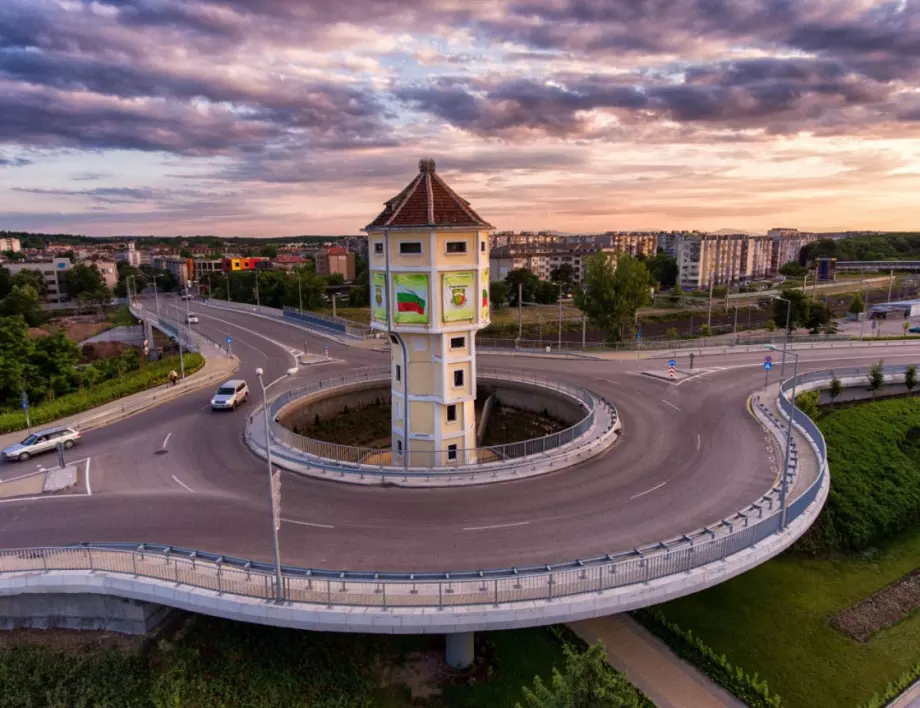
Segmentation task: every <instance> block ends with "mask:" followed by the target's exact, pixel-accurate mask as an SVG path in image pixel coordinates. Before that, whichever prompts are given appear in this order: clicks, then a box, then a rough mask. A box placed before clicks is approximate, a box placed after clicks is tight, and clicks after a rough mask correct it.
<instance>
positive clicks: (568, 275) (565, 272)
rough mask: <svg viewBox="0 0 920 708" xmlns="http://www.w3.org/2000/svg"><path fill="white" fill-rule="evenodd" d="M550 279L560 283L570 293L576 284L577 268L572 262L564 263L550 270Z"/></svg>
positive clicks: (564, 290)
mask: <svg viewBox="0 0 920 708" xmlns="http://www.w3.org/2000/svg"><path fill="white" fill-rule="evenodd" d="M549 279H550V280H552V281H553V282H554V283H559V284H560V285H561V286H562V290H563V292H566V293H568V292H569V290H571V288H572V285H574V284H575V269H574V268H573V267H572V264H571V263H563V264H562V265H561V266H559V267H558V268H553V269H552V270H551V271H550V272H549Z"/></svg>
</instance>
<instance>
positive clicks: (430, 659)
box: [378, 651, 447, 701]
mask: <svg viewBox="0 0 920 708" xmlns="http://www.w3.org/2000/svg"><path fill="white" fill-rule="evenodd" d="M446 671H447V666H446V664H445V663H444V659H443V657H442V652H439V651H425V652H413V653H412V654H408V655H407V656H406V659H405V661H404V662H403V663H401V664H399V665H396V664H385V665H382V666H380V667H379V668H378V674H379V676H380V686H381V688H387V687H388V686H405V687H406V688H408V689H409V693H410V694H411V696H412V700H413V701H414V700H416V699H420V700H427V699H429V698H431V697H432V696H439V695H441V684H442V683H443V682H444V675H445V672H446Z"/></svg>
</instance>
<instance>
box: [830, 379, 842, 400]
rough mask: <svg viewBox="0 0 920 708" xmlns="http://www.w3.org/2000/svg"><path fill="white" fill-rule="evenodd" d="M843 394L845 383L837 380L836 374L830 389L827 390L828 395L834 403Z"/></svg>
mask: <svg viewBox="0 0 920 708" xmlns="http://www.w3.org/2000/svg"><path fill="white" fill-rule="evenodd" d="M841 393H843V383H842V382H841V381H840V379H838V378H837V375H836V374H834V376H833V378H832V379H831V385H830V388H828V389H827V395H828V396H830V397H831V401H833V400H834V399H835V398H837V396H839V395H840V394H841Z"/></svg>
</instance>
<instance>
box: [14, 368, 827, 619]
mask: <svg viewBox="0 0 920 708" xmlns="http://www.w3.org/2000/svg"><path fill="white" fill-rule="evenodd" d="M818 376H823V378H825V379H826V378H828V377H829V373H828V372H820V373H819V374H814V373H812V374H803V375H801V376H800V377H799V381H800V382H804V380H816V378H817V377H818ZM790 389H791V381H787V382H785V383H784V384H783V386H782V390H783V391H784V392H785V391H788V390H790ZM780 402H781V405H782V406H783V409H784V410H786V411H787V412H789V411H791V412H793V413H794V415H795V423H796V424H798V425H800V426H801V427H802V429H804V430H805V432H806V434H807V435H809V436H810V437H812V439H813V441H814V442H815V445H816V447H817V450H818V451H819V460H818V464H819V470H818V475H817V477H816V479H815V480H814V482H813V483H812V484H811V485H810V486H809V488H808V489H807V490H806V491H805V492H804V494H802V495H801V496H799V497H798V498H796V499H795V500H794V501H793V502H792V503H791V504H790V505H789V507H788V510H787V518H788V520H790V521H791V520H793V519H795V518H797V517H798V516H800V515H801V514H802V513H804V512H805V510H806V509H807V508H808V506H809V505H810V504H811V503H812V502H813V501H814V500H815V498H816V497H817V496H818V493H819V490H820V488H821V486H822V484H824V482H825V479H826V476H827V474H828V470H827V459H826V445H825V443H824V438H823V436H822V435H821V432H820V431H819V430H818V428H817V426H815V425H814V423H813V422H812V421H810V420H809V419H808V418H807V417H805V416H804V414H803V413H801V411H798V410H797V409H794V406H793V405H792V404H791V403H790V402H789V401H788V400H787V399H786V396H785V395H783V396H780ZM777 498H778V487H775V488H774V489H772V490H770V492H769V493H768V494H767V495H765V496H764V497H762V498H761V499H760V500H758V501H757V502H755V503H753V504H751V505H749V506H747V507H745V508H744V509H742V510H741V511H739V512H737V513H736V514H734V515H733V516H731V517H729V518H727V519H722V520H720V521H718V522H717V523H715V524H713V525H711V526H707V527H704V528H702V529H698V530H697V531H694V532H691V533H687V534H682V535H680V536H678V537H675V538H672V539H669V540H665V541H660V542H658V543H654V544H649V545H647V546H643V547H641V548H634V549H632V550H630V551H625V552H621V553H614V554H605V555H603V556H597V557H592V558H582V559H576V560H572V561H568V562H565V563H558V564H552V565H549V564H547V565H532V566H524V567H516V568H501V569H492V570H472V571H460V572H422V573H390V572H362V571H347V570H325V569H315V568H301V567H290V566H284V567H282V581H281V582H282V587H281V588H280V591H281V592H280V595H281V597H282V598H283V599H284V601H286V602H291V603H295V602H296V603H307V604H311V605H325V606H328V607H332V606H358V607H376V608H400V607H405V608H409V607H413V608H415V607H430V608H450V607H465V606H477V605H480V606H481V605H498V604H500V603H514V602H527V601H535V600H549V599H554V598H561V597H567V596H571V595H578V594H583V593H589V592H600V591H604V590H609V589H611V588H617V587H624V586H628V585H637V584H642V583H648V582H650V581H652V580H655V579H657V578H661V577H665V576H669V575H674V574H677V573H686V572H688V571H690V570H692V569H694V568H697V567H700V566H703V565H707V564H709V563H712V562H715V561H718V560H723V559H725V558H727V557H728V556H730V555H732V554H734V553H737V552H738V551H741V550H744V549H746V548H750V547H751V546H753V545H754V544H756V543H758V542H760V541H762V540H764V539H766V538H768V537H770V536H772V535H773V534H775V533H777V532H778V531H779V530H780V523H781V518H780V511H779V508H778V504H777V503H776V502H777ZM51 570H102V571H109V572H114V573H120V574H124V575H133V576H135V577H144V578H156V579H160V580H167V581H171V582H175V583H181V584H186V585H190V586H193V587H198V588H204V589H209V590H213V591H216V592H220V593H227V594H236V595H242V596H246V597H255V598H262V599H271V598H273V597H275V594H276V588H275V584H276V581H275V578H274V568H273V566H272V565H271V564H268V563H261V562H253V561H249V560H245V559H241V558H232V557H229V556H220V555H217V554H214V553H208V552H204V551H198V550H191V549H186V548H177V547H173V546H162V545H153V544H139V545H138V544H129V543H91V544H81V545H78V546H68V547H40V548H24V549H12V550H5V551H0V573H3V572H21V571H51Z"/></svg>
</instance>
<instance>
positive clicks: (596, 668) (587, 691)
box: [517, 642, 640, 708]
mask: <svg viewBox="0 0 920 708" xmlns="http://www.w3.org/2000/svg"><path fill="white" fill-rule="evenodd" d="M563 652H564V654H565V665H564V668H563V670H562V671H559V669H557V668H554V669H553V676H552V678H551V679H550V683H549V685H548V686H547V685H546V684H544V683H543V680H542V679H541V678H540V677H539V676H537V677H535V678H534V680H533V687H532V688H529V687H527V686H524V687H523V688H522V691H523V694H524V700H523V703H518V704H517V708H638V706H639V705H640V703H639V696H638V693H637V691H636V689H635V688H634V687H633V686H632V684H630V683H629V682H628V681H627V680H626V679H625V678H624V677H623V676H621V675H620V674H618V673H616V672H615V671H613V669H611V668H610V666H608V664H607V652H606V651H604V645H603V644H602V643H601V642H598V643H597V644H595V645H593V646H591V647H589V648H588V650H587V651H585V652H582V653H578V652H576V651H574V650H573V649H572V648H571V647H570V646H569V645H568V644H566V645H564V646H563Z"/></svg>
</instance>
